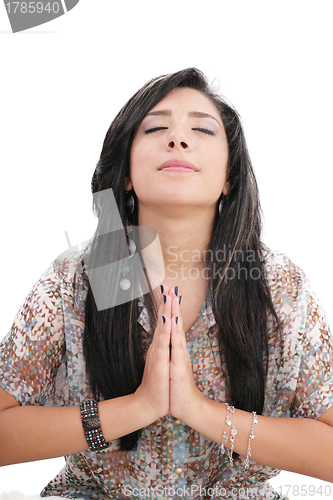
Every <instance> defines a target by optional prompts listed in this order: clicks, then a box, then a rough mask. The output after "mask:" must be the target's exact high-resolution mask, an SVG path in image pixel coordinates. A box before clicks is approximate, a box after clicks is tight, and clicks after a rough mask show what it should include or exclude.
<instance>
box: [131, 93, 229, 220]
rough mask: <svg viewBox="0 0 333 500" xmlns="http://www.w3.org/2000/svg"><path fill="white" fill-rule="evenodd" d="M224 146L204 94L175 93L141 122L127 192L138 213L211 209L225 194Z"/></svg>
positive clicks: (212, 107) (221, 130) (217, 118)
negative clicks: (133, 197)
mask: <svg viewBox="0 0 333 500" xmlns="http://www.w3.org/2000/svg"><path fill="white" fill-rule="evenodd" d="M227 165H228V144H227V138H226V135H225V131H224V127H223V124H222V120H221V117H220V114H219V112H218V110H217V108H216V107H215V105H214V104H213V103H212V101H211V100H210V99H208V98H207V97H206V96H205V95H203V94H202V93H201V92H199V91H197V90H193V89H190V88H187V87H185V88H176V89H174V90H172V91H171V92H170V93H169V94H168V95H167V96H166V97H165V98H164V99H162V100H161V101H160V102H159V103H158V104H157V105H156V106H155V107H154V108H153V109H152V110H151V111H150V112H149V113H147V115H146V116H145V118H144V119H143V120H142V122H141V124H140V126H139V128H138V130H137V133H136V135H135V138H134V141H133V145H132V149H131V156H130V176H129V178H128V179H127V181H128V182H127V189H128V190H129V189H131V188H132V187H133V189H134V191H135V193H136V195H137V198H138V203H139V213H140V209H141V208H145V209H149V208H150V209H156V208H157V207H160V208H163V207H167V206H169V207H170V206H171V205H172V206H173V207H179V208H180V207H181V206H182V207H183V206H188V207H190V208H192V209H193V208H196V207H197V208H203V207H206V208H208V207H210V208H212V209H213V208H214V210H215V205H216V202H217V200H218V198H219V197H220V195H221V193H222V192H223V193H224V194H227V191H228V183H227Z"/></svg>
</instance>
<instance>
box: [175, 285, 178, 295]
mask: <svg viewBox="0 0 333 500" xmlns="http://www.w3.org/2000/svg"><path fill="white" fill-rule="evenodd" d="M175 295H178V286H175Z"/></svg>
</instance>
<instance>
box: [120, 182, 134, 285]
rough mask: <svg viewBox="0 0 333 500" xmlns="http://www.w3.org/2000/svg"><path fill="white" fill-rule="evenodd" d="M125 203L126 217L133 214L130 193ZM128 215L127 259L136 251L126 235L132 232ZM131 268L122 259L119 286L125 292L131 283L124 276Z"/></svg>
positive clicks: (126, 231) (128, 192) (126, 228)
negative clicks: (121, 276)
mask: <svg viewBox="0 0 333 500" xmlns="http://www.w3.org/2000/svg"><path fill="white" fill-rule="evenodd" d="M126 198H127V199H126V201H125V207H126V211H127V214H128V215H131V214H132V213H133V212H134V207H135V201H134V196H133V195H132V193H131V192H130V191H126ZM128 215H127V219H126V226H125V234H126V239H127V245H128V253H129V256H128V258H129V259H130V258H131V257H133V255H134V254H135V250H136V245H135V243H134V241H133V240H131V239H130V238H129V237H128V235H129V233H130V232H131V231H132V229H133V226H132V224H131V223H130V222H129V220H128ZM130 270H131V267H130V265H129V263H128V262H127V258H125V259H124V262H123V263H122V265H121V273H122V275H123V278H122V280H120V283H119V286H120V288H121V289H122V290H124V291H126V290H128V289H129V288H130V287H131V282H130V280H129V279H128V278H126V275H127V274H128V273H129V272H130Z"/></svg>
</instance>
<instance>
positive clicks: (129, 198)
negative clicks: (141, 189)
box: [125, 191, 135, 215]
mask: <svg viewBox="0 0 333 500" xmlns="http://www.w3.org/2000/svg"><path fill="white" fill-rule="evenodd" d="M125 198H126V199H125V208H126V211H127V214H128V215H131V214H132V213H133V212H134V208H135V201H134V196H133V195H132V193H131V191H125Z"/></svg>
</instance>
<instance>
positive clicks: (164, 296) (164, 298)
mask: <svg viewBox="0 0 333 500" xmlns="http://www.w3.org/2000/svg"><path fill="white" fill-rule="evenodd" d="M163 300H164V304H165V303H166V295H163Z"/></svg>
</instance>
